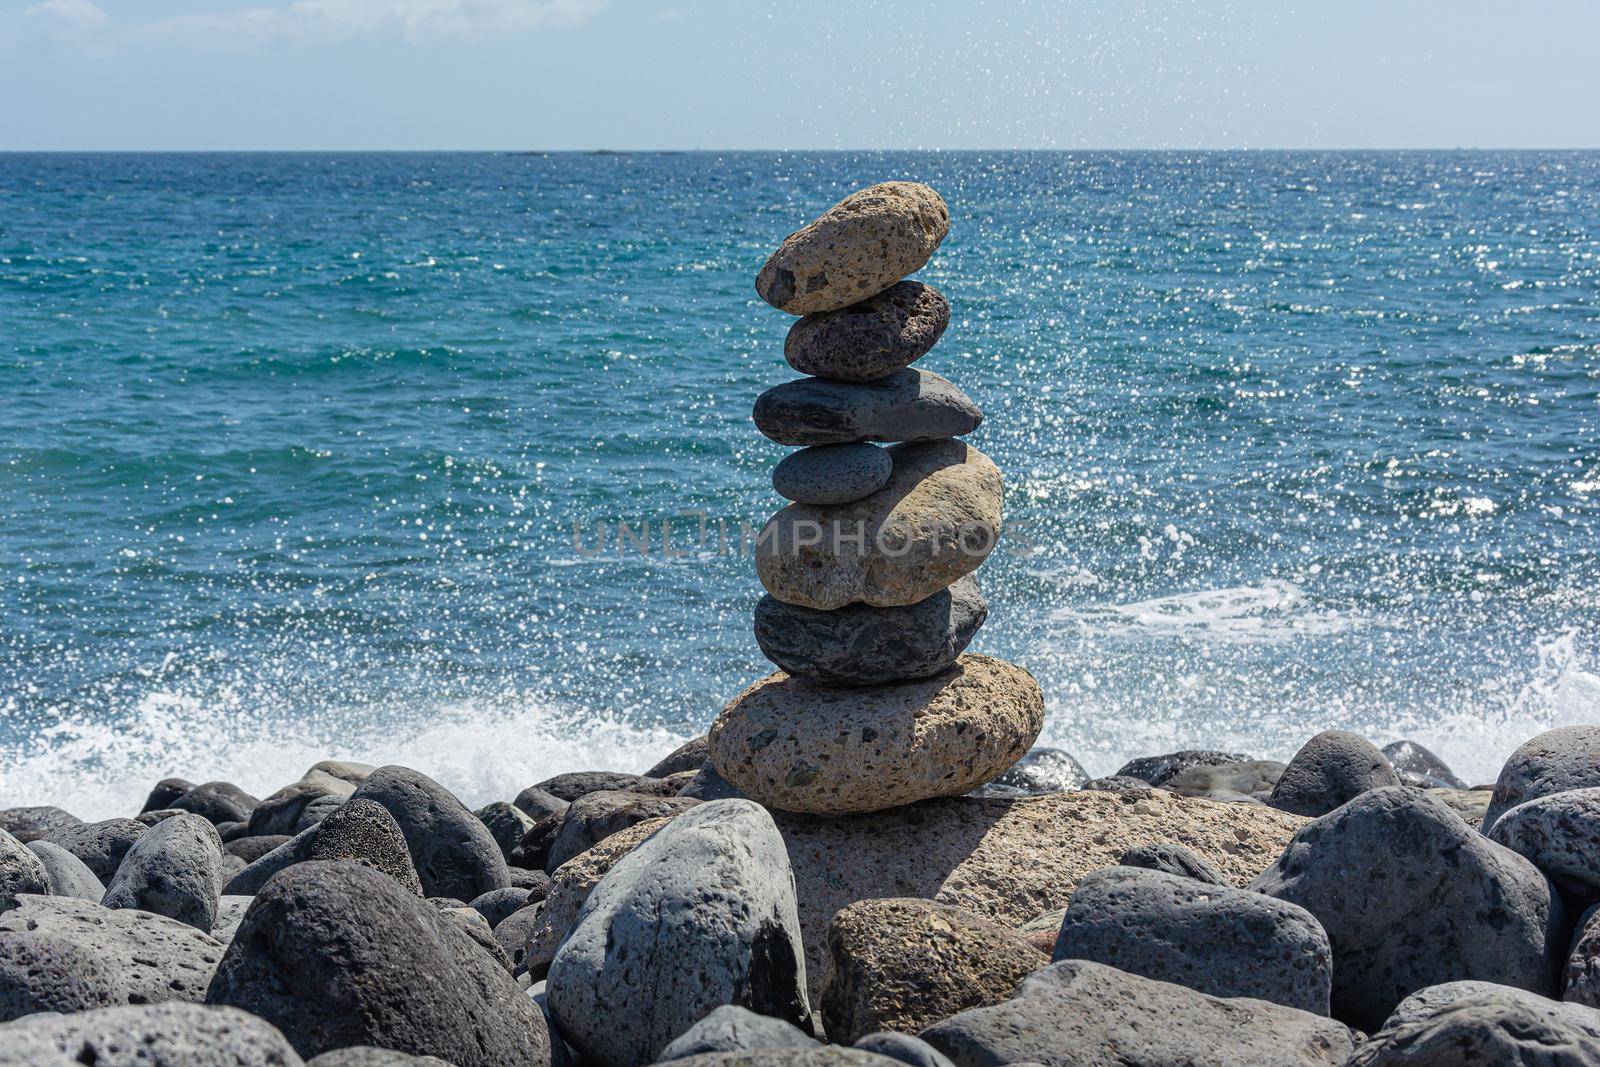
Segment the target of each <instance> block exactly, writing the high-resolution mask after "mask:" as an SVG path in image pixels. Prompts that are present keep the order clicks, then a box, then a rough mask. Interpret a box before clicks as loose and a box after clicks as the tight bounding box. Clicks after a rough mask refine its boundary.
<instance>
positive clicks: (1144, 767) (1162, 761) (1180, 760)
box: [1117, 748, 1254, 785]
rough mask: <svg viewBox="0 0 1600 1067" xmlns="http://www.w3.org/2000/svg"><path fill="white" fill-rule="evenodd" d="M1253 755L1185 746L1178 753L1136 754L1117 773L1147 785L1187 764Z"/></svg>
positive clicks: (1201, 764)
mask: <svg viewBox="0 0 1600 1067" xmlns="http://www.w3.org/2000/svg"><path fill="white" fill-rule="evenodd" d="M1253 758H1254V757H1251V756H1247V755H1245V754H1244V753H1242V752H1221V751H1218V750H1216V749H1205V748H1186V749H1183V750H1182V751H1180V752H1167V753H1164V754H1162V755H1159V756H1140V757H1139V758H1137V759H1131V760H1129V761H1128V762H1127V763H1124V764H1123V765H1122V767H1121V769H1120V770H1118V771H1117V776H1119V777H1124V778H1140V779H1143V780H1144V781H1146V782H1149V783H1150V784H1151V785H1165V784H1166V783H1167V780H1168V779H1169V778H1171V777H1172V776H1173V775H1176V774H1178V773H1180V772H1181V771H1184V770H1187V769H1188V768H1190V767H1219V766H1223V765H1225V764H1229V763H1249V762H1251V760H1252V759H1253Z"/></svg>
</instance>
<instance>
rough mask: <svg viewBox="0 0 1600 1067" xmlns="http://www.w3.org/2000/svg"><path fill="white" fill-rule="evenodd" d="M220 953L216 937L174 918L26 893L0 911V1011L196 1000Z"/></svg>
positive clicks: (10, 1014)
mask: <svg viewBox="0 0 1600 1067" xmlns="http://www.w3.org/2000/svg"><path fill="white" fill-rule="evenodd" d="M221 958H222V945H221V944H220V943H219V942H218V941H216V940H215V939H214V938H212V937H210V936H208V935H207V934H203V933H201V932H200V931H198V930H196V929H195V928H194V927H192V926H186V925H185V924H183V923H180V922H178V921H177V920H175V919H168V918H166V917H165V916H162V915H155V914H152V913H150V912H146V911H133V910H123V911H112V910H111V909H109V908H102V907H101V906H100V905H98V904H92V903H90V902H89V901H86V900H79V899H78V898H76V897H35V896H24V897H23V898H21V901H20V902H19V903H18V906H17V907H16V908H15V909H13V910H12V911H8V912H6V913H5V914H4V915H0V1016H5V1017H13V1018H14V1017H15V1016H16V1015H18V1014H22V1013H24V1012H30V1011H45V1010H49V1011H83V1010H86V1009H88V1008H97V1007H110V1006H112V1005H117V1004H156V1003H160V1002H162V1001H168V1000H184V1001H199V1000H201V999H203V998H204V996H205V992H206V986H207V984H208V983H209V982H210V981H211V975H212V972H213V971H214V970H215V969H216V966H217V961H218V960H220V959H221ZM51 1005H54V1006H51Z"/></svg>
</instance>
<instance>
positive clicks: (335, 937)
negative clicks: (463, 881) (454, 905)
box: [206, 770, 550, 1067]
mask: <svg viewBox="0 0 1600 1067" xmlns="http://www.w3.org/2000/svg"><path fill="white" fill-rule="evenodd" d="M382 773H383V771H382V770H379V771H378V772H376V773H374V775H373V776H372V778H371V779H369V780H368V784H370V783H371V782H372V781H373V780H376V779H377V778H378V776H379V775H381V774H382ZM374 931H381V936H374ZM206 1001H207V1003H210V1004H226V1005H232V1006H234V1007H238V1008H243V1009H244V1010H246V1011H249V1012H253V1013H254V1014H256V1015H259V1016H261V1017H262V1018H263V1019H266V1020H267V1021H268V1022H270V1023H272V1024H274V1025H275V1026H277V1027H278V1028H279V1029H280V1030H282V1031H283V1033H284V1035H285V1036H286V1037H287V1038H288V1039H289V1041H290V1043H291V1044H293V1045H294V1047H295V1050H296V1051H297V1052H299V1053H300V1055H302V1056H314V1055H317V1054H320V1053H322V1052H326V1051H328V1050H330V1049H335V1048H343V1047H346V1046H350V1045H378V1046H381V1047H383V1048H392V1049H395V1050H397V1051H400V1052H407V1053H411V1054H413V1055H429V1056H438V1057H439V1058H440V1059H443V1060H446V1061H447V1062H449V1063H452V1064H455V1065H457V1067H548V1065H549V1062H550V1045H549V1038H548V1034H547V1032H546V1028H545V1023H544V1018H543V1016H542V1015H541V1014H540V1013H539V1011H538V1009H537V1007H536V1006H535V1005H534V1004H533V1002H532V1001H530V1000H529V999H528V998H527V997H526V996H524V995H523V993H522V990H521V989H520V988H519V987H518V986H517V983H516V980H515V979H513V978H512V977H511V975H509V974H508V973H506V971H505V970H504V969H502V968H501V967H500V966H499V965H497V964H496V963H495V961H494V960H492V959H491V958H490V957H489V956H488V954H486V953H485V952H484V951H483V949H482V948H480V947H479V946H478V945H477V944H475V943H474V942H473V940H472V939H471V937H469V936H468V935H467V933H465V932H464V931H463V930H462V929H461V928H460V927H459V926H458V925H456V924H455V923H454V922H452V921H451V920H450V919H447V918H445V917H443V916H441V915H440V914H439V913H438V912H437V911H435V910H434V908H433V907H431V906H430V905H429V904H428V903H426V902H425V901H422V900H418V899H417V898H416V897H415V896H414V895H412V894H411V893H409V892H407V891H406V890H405V889H404V888H403V887H401V886H400V884H399V883H398V882H396V881H395V880H394V879H392V878H389V877H387V876H385V875H382V874H379V873H378V872H376V871H373V870H371V869H369V868H367V867H363V866H360V865H358V864H353V863H320V862H313V863H302V864H298V865H296V866H295V867H292V868H290V869H288V870H285V871H282V872H280V873H279V874H278V875H276V876H275V877H274V878H272V879H271V880H270V881H269V882H268V883H267V884H266V886H264V887H263V888H262V890H261V892H260V893H258V894H257V895H256V899H255V902H254V903H253V904H251V905H250V909H249V911H247V912H246V913H245V917H244V922H243V923H242V924H241V926H240V927H239V931H238V933H237V934H235V935H234V938H233V943H232V944H231V945H229V946H228V951H227V953H226V955H224V956H223V959H222V962H221V964H220V965H219V966H218V967H217V973H216V977H215V978H213V979H212V982H211V988H210V991H209V992H208V993H207V996H206Z"/></svg>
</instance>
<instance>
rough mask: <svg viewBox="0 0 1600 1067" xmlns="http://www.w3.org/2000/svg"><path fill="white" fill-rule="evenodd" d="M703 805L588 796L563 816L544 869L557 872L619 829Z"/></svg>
mask: <svg viewBox="0 0 1600 1067" xmlns="http://www.w3.org/2000/svg"><path fill="white" fill-rule="evenodd" d="M698 803H700V802H699V801H698V800H694V799H693V798H690V797H653V796H646V795H644V794H642V793H622V792H613V791H610V790H605V791H602V792H599V793H585V794H584V795H583V796H581V797H579V798H578V799H577V800H574V801H573V802H572V806H571V807H569V808H568V809H567V813H566V815H564V816H562V819H561V829H559V830H557V831H556V836H555V838H554V839H553V840H552V841H551V842H550V856H549V858H548V859H547V860H546V861H545V870H547V871H554V870H555V869H556V868H558V867H560V866H561V865H562V864H563V863H565V862H567V861H568V860H570V859H571V858H572V857H574V856H576V855H578V854H579V853H580V852H587V851H589V849H591V848H593V847H594V846H595V845H596V844H598V843H599V842H601V841H603V840H605V839H606V838H608V837H610V836H611V835H612V834H614V833H616V832H617V831H618V830H626V829H627V828H628V827H630V826H632V825H634V824H635V823H641V822H644V821H645V820H646V819H660V818H664V817H668V816H672V815H677V814H679V813H681V812H685V811H688V810H689V809H690V808H692V807H694V806H695V805H696V804H698Z"/></svg>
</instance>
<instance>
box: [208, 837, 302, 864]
mask: <svg viewBox="0 0 1600 1067" xmlns="http://www.w3.org/2000/svg"><path fill="white" fill-rule="evenodd" d="M291 837H292V835H290V834H267V835H265V836H263V837H241V838H238V839H236V840H233V841H228V842H227V843H225V844H224V845H223V846H222V851H224V852H226V853H227V854H228V855H230V856H237V857H239V858H240V859H242V860H244V861H245V863H254V862H255V861H256V860H258V859H260V858H261V857H262V856H265V855H266V854H267V853H268V852H271V851H272V850H273V849H275V848H277V847H278V846H280V845H286V844H288V843H289V841H290V840H291Z"/></svg>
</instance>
